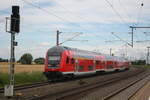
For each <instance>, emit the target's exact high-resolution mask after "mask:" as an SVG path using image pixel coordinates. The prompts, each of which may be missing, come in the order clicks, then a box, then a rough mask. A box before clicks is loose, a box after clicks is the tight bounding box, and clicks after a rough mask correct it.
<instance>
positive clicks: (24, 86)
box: [0, 81, 49, 93]
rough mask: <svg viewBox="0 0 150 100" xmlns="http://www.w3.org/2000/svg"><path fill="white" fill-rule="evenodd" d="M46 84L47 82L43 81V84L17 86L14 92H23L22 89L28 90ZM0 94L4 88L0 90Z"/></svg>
mask: <svg viewBox="0 0 150 100" xmlns="http://www.w3.org/2000/svg"><path fill="white" fill-rule="evenodd" d="M48 84H49V82H48V81H45V82H37V83H33V84H26V85H19V86H15V87H14V90H23V89H28V88H34V87H39V86H44V85H48ZM0 93H4V88H0Z"/></svg>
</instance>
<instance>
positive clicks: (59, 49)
mask: <svg viewBox="0 0 150 100" xmlns="http://www.w3.org/2000/svg"><path fill="white" fill-rule="evenodd" d="M65 50H71V51H74V52H77V55H76V56H81V57H86V58H91V59H92V58H93V57H94V56H93V55H98V56H104V57H105V59H107V60H116V61H118V60H119V61H127V60H126V59H124V58H123V57H117V56H110V55H108V54H101V53H97V52H92V51H86V50H80V49H77V48H70V47H66V46H54V47H52V48H50V49H49V50H48V54H51V53H52V52H53V53H55V52H57V53H61V52H63V51H65Z"/></svg>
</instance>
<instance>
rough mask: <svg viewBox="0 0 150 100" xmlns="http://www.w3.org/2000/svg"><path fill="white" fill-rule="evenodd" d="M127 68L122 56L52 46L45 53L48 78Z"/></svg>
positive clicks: (126, 62) (70, 76) (127, 64)
mask: <svg viewBox="0 0 150 100" xmlns="http://www.w3.org/2000/svg"><path fill="white" fill-rule="evenodd" d="M125 69H129V61H127V60H126V59H124V58H121V57H116V56H109V55H105V54H101V53H97V52H90V51H85V50H79V49H74V48H69V47H65V46H54V47H52V48H50V49H49V50H48V51H47V53H46V59H45V71H44V74H45V75H46V77H47V78H48V79H49V80H53V79H61V78H64V77H69V78H72V77H74V76H80V75H88V74H96V73H99V72H102V71H117V70H125Z"/></svg>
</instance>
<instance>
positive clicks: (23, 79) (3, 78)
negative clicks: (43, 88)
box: [0, 72, 46, 87]
mask: <svg viewBox="0 0 150 100" xmlns="http://www.w3.org/2000/svg"><path fill="white" fill-rule="evenodd" d="M42 81H46V77H45V76H44V75H43V73H42V72H32V73H28V72H23V73H17V74H15V85H22V84H30V83H35V82H42ZM6 84H9V75H8V74H7V73H0V87H4V85H6Z"/></svg>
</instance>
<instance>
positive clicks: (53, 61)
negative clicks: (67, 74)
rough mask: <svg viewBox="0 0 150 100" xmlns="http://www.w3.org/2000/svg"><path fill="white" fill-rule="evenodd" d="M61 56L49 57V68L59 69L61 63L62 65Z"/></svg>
mask: <svg viewBox="0 0 150 100" xmlns="http://www.w3.org/2000/svg"><path fill="white" fill-rule="evenodd" d="M60 59H61V57H60V55H58V54H57V55H56V54H55V55H49V56H48V64H49V67H59V66H58V65H59V63H60Z"/></svg>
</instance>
